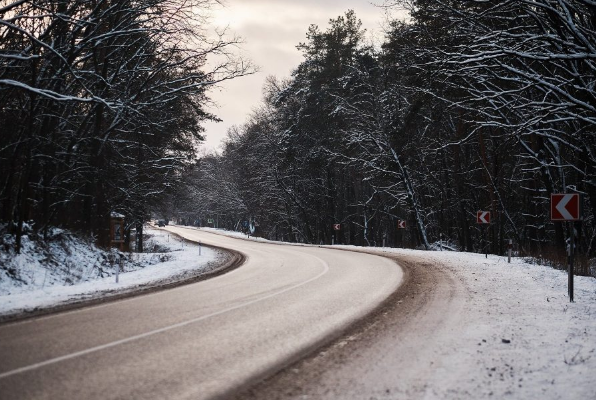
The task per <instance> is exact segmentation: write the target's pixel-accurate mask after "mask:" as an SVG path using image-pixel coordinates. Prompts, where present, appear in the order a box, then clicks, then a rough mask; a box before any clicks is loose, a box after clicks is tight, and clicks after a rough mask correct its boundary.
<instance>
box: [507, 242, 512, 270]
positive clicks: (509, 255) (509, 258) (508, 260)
mask: <svg viewBox="0 0 596 400" xmlns="http://www.w3.org/2000/svg"><path fill="white" fill-rule="evenodd" d="M512 247H513V239H509V244H508V245H507V253H508V256H507V262H508V263H509V264H511V250H512Z"/></svg>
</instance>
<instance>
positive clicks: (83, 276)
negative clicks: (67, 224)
mask: <svg viewBox="0 0 596 400" xmlns="http://www.w3.org/2000/svg"><path fill="white" fill-rule="evenodd" d="M145 234H146V238H147V240H146V243H145V248H146V249H147V250H149V251H152V252H145V253H132V254H131V256H130V259H129V260H128V261H127V262H126V264H125V266H124V271H125V272H121V273H120V274H119V277H118V278H119V283H116V282H115V276H114V275H115V268H114V267H112V266H110V265H109V263H107V256H105V255H104V254H103V253H102V252H101V251H100V250H98V249H97V248H95V247H94V246H92V245H90V244H88V243H87V244H85V243H82V242H81V241H78V240H76V239H73V238H67V239H66V240H63V241H61V242H59V244H51V243H50V244H48V246H49V247H50V250H51V252H52V253H53V254H54V256H56V257H58V258H59V259H60V260H61V264H60V268H51V269H48V268H45V267H44V261H47V260H45V259H44V254H42V253H40V252H39V251H35V250H36V249H35V248H34V246H33V244H32V243H31V242H30V241H28V240H27V239H25V241H24V251H23V254H21V255H18V256H15V255H13V257H12V259H11V260H10V261H11V264H10V267H11V269H10V271H11V272H10V275H9V273H8V268H2V269H0V317H2V316H7V315H12V314H18V313H22V312H27V311H32V310H36V309H41V308H50V307H54V306H57V305H61V304H67V303H72V302H76V301H80V300H88V299H92V298H102V297H105V296H109V295H114V294H119V293H122V292H131V291H134V290H135V289H138V288H140V287H147V286H157V285H159V284H163V283H169V282H174V281H179V280H182V279H185V278H190V277H193V276H197V275H200V274H203V273H206V272H209V271H211V270H213V269H216V268H217V267H218V266H219V265H220V264H221V262H222V257H225V256H224V254H223V253H221V252H219V251H216V250H214V249H211V248H208V247H205V246H201V248H200V253H201V254H200V255H199V246H198V245H195V244H192V243H188V242H184V241H181V240H180V239H178V238H177V237H176V236H175V235H171V234H170V233H169V232H166V231H162V230H156V229H151V228H146V230H145ZM65 266H66V267H65ZM14 275H16V276H17V279H14ZM73 276H74V277H76V278H73Z"/></svg>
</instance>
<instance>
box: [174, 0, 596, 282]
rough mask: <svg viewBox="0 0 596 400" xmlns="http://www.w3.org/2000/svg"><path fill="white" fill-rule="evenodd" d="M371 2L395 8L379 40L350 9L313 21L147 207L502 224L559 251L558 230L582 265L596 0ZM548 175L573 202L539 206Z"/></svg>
mask: <svg viewBox="0 0 596 400" xmlns="http://www.w3.org/2000/svg"><path fill="white" fill-rule="evenodd" d="M385 7H388V9H393V8H396V7H406V8H408V10H409V11H410V16H411V18H410V19H409V20H407V21H402V20H391V21H389V23H388V24H387V29H386V32H385V36H384V39H383V42H382V43H381V44H380V45H375V44H371V43H369V42H367V40H366V36H365V31H364V30H363V29H362V27H361V23H360V21H359V20H358V18H357V16H356V15H355V13H354V12H353V11H348V12H346V13H345V15H342V16H339V17H337V18H334V19H331V20H330V21H329V25H328V26H327V27H325V28H320V27H318V26H315V25H312V26H311V27H310V28H309V29H308V32H307V33H306V41H305V42H303V43H300V44H298V49H299V50H301V51H302V54H303V56H304V58H303V61H302V62H301V63H300V64H299V65H298V66H296V68H295V69H294V70H293V72H292V74H291V77H290V78H288V79H278V78H275V77H271V78H269V79H268V81H267V83H266V85H265V87H264V97H263V101H262V104H261V105H260V106H259V107H258V109H256V111H255V112H254V113H253V114H252V116H251V117H250V118H249V120H248V121H247V122H246V123H245V124H243V125H242V126H238V127H235V128H233V129H231V130H230V132H229V133H228V137H227V140H226V141H225V144H224V146H223V149H222V151H221V152H220V153H218V154H212V155H208V156H205V157H202V158H201V159H200V160H199V161H198V162H197V163H196V165H195V166H194V167H192V168H189V169H187V171H186V173H185V176H184V179H185V181H186V185H184V186H181V188H182V190H180V191H179V192H178V193H177V194H176V196H175V197H172V201H171V202H169V203H168V204H170V205H171V207H168V208H167V210H168V211H164V212H165V213H172V214H175V215H177V216H178V217H179V218H182V219H186V220H188V221H199V222H200V223H201V224H202V225H207V221H208V220H211V221H215V220H216V219H217V221H218V222H217V226H218V227H220V228H227V229H233V230H240V229H243V227H245V226H246V224H247V222H248V223H249V224H250V226H256V227H257V228H256V232H257V234H258V235H260V236H263V237H265V238H269V239H274V240H283V241H290V242H300V243H313V244H321V243H323V244H331V243H332V242H333V243H340V244H353V245H361V246H400V247H411V248H422V249H431V248H432V249H436V248H438V244H439V245H440V246H441V247H442V246H445V247H446V248H454V249H458V250H463V251H473V252H490V253H493V254H505V252H506V250H507V243H508V241H509V239H511V240H512V241H513V243H514V247H515V250H516V253H517V254H519V255H522V256H530V257H535V258H539V259H542V260H544V261H546V262H548V263H551V264H553V265H559V266H563V265H564V264H565V257H566V251H567V249H568V247H569V243H570V238H571V235H572V234H574V235H575V236H574V238H575V243H576V247H575V252H576V253H577V254H578V255H579V257H580V260H581V268H580V273H583V274H588V273H589V268H588V266H587V264H588V261H587V260H588V259H589V258H590V257H594V256H595V255H596V240H595V238H596V231H595V224H594V215H595V214H596V135H595V128H596V92H595V84H596V4H595V3H594V2H593V1H591V0H517V1H496V2H487V1H484V0H470V1H452V0H432V1H430V0H413V1H389V2H386V3H385ZM553 193H578V194H580V195H581V197H580V199H581V206H582V220H581V221H577V222H575V223H565V222H552V221H551V216H550V195H551V194H553ZM479 210H483V211H490V212H491V223H490V224H478V223H477V220H476V216H477V211H479ZM400 221H405V223H406V229H399V228H398V222H400ZM336 224H339V228H340V229H339V230H336V229H334V228H337V226H335V225H336ZM209 226H213V224H209Z"/></svg>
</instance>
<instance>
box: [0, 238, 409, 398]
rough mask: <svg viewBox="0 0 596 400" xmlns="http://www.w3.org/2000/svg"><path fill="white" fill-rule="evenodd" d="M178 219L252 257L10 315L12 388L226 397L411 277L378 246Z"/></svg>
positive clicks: (72, 394) (8, 385)
mask: <svg viewBox="0 0 596 400" xmlns="http://www.w3.org/2000/svg"><path fill="white" fill-rule="evenodd" d="M168 230H170V231H171V232H174V233H177V234H180V235H182V236H184V237H186V238H188V239H189V240H200V241H201V242H202V243H204V244H213V245H217V246H220V247H228V248H232V249H235V250H237V251H240V252H242V253H243V254H244V255H245V256H246V257H247V261H246V263H245V265H243V266H242V267H240V268H238V269H235V270H234V271H231V272H229V273H227V274H224V275H221V276H219V277H216V278H213V279H210V280H207V281H203V282H198V283H194V284H189V285H185V286H181V287H177V288H174V289H170V290H164V291H160V292H156V293H150V294H147V295H142V296H138V297H133V298H129V299H125V300H119V301H115V302H111V303H107V304H102V305H99V306H92V307H87V308H82V309H78V310H74V311H69V312H64V313H59V314H54V315H49V316H44V317H40V318H35V319H30V320H25V321H21V322H15V323H9V324H4V325H2V326H0V360H2V362H1V363H0V398H1V399H32V398H35V399H164V398H168V399H207V398H217V397H220V398H225V397H228V396H229V395H231V394H233V393H237V392H238V390H239V389H241V388H246V387H249V386H250V385H251V384H253V383H254V382H256V381H258V380H259V379H261V378H264V377H267V376H269V375H271V374H272V373H273V372H275V371H277V370H279V369H281V368H282V367H283V366H286V365H289V364H290V363H292V362H295V361H296V360H298V359H299V358H301V357H302V356H303V355H305V354H306V353H308V352H309V351H310V350H312V349H313V348H315V347H319V346H321V345H322V344H324V343H329V342H330V341H331V340H332V339H333V338H337V337H339V336H340V335H341V334H342V333H344V332H345V331H346V329H347V328H348V327H349V326H351V325H353V323H354V321H358V320H360V319H362V318H363V317H364V316H366V315H367V314H368V313H370V312H371V311H373V310H374V309H376V308H377V307H379V305H380V304H381V303H383V301H384V300H386V299H387V298H388V297H389V296H390V295H392V293H394V292H395V291H396V290H397V288H398V287H399V285H400V282H401V281H402V278H403V272H402V270H401V268H399V267H398V265H397V264H396V263H395V262H393V261H391V260H389V259H387V258H383V257H379V256H375V255H370V254H363V253H356V252H348V251H340V250H335V249H328V248H318V247H304V246H290V245H277V244H264V243H255V242H251V241H245V240H241V239H234V238H228V237H225V236H220V235H215V234H212V233H207V232H203V231H198V230H192V229H185V228H180V227H170V228H168Z"/></svg>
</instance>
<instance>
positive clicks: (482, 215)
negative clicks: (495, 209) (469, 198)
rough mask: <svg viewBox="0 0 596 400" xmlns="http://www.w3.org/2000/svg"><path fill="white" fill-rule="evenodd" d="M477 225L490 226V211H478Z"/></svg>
mask: <svg viewBox="0 0 596 400" xmlns="http://www.w3.org/2000/svg"><path fill="white" fill-rule="evenodd" d="M476 223H478V224H490V211H477V212H476Z"/></svg>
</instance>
